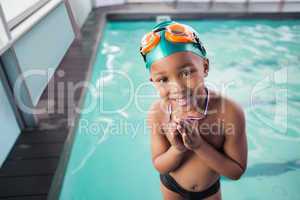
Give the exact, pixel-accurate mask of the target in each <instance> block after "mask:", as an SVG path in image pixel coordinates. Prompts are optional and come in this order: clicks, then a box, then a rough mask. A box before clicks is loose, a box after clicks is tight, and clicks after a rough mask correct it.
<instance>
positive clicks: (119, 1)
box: [93, 0, 125, 7]
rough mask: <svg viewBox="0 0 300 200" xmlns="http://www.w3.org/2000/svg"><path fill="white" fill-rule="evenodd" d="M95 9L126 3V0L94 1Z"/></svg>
mask: <svg viewBox="0 0 300 200" xmlns="http://www.w3.org/2000/svg"><path fill="white" fill-rule="evenodd" d="M93 1H94V2H93V4H94V7H100V6H111V5H118V4H123V3H125V0H93Z"/></svg>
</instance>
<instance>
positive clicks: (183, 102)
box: [170, 96, 192, 106]
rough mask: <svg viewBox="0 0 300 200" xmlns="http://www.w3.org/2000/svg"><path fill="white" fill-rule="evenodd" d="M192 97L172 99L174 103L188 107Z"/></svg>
mask: <svg viewBox="0 0 300 200" xmlns="http://www.w3.org/2000/svg"><path fill="white" fill-rule="evenodd" d="M191 98H192V97H191V96H183V97H180V98H170V99H171V100H172V101H175V102H176V103H177V105H179V106H187V105H188V104H189V103H190V102H191Z"/></svg>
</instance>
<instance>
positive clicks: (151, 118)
mask: <svg viewBox="0 0 300 200" xmlns="http://www.w3.org/2000/svg"><path fill="white" fill-rule="evenodd" d="M140 52H141V54H142V56H143V58H144V61H145V62H146V67H147V69H149V71H150V81H152V82H153V84H154V86H155V87H156V89H157V90H158V92H159V94H160V97H161V98H160V100H158V101H157V102H154V103H153V105H152V107H151V108H150V110H149V115H148V123H149V126H150V128H151V148H152V161H153V164H154V167H155V168H156V169H157V171H158V172H159V173H160V180H161V186H160V187H161V191H162V193H163V197H164V199H165V200H181V199H197V200H200V199H207V200H217V199H218V200H219V199H221V189H220V175H223V176H226V177H228V178H230V179H233V180H237V179H239V178H240V177H241V175H242V174H243V173H244V171H245V170H246V167H247V139H246V133H245V118H244V113H243V110H242V109H241V107H239V106H238V105H237V104H236V103H234V102H233V101H232V100H230V99H228V98H225V97H223V96H221V95H220V94H217V93H216V92H214V91H211V90H208V89H207V88H206V87H205V84H204V78H205V77H206V76H207V75H208V70H209V62H208V59H207V58H206V51H205V49H204V47H203V45H202V43H201V42H200V40H199V37H198V33H197V32H196V31H195V30H194V29H193V28H192V27H190V26H187V25H184V24H181V23H177V22H174V21H165V22H162V23H160V24H158V25H156V26H155V27H154V28H153V30H152V31H151V32H150V33H148V34H146V35H145V36H144V37H143V39H142V43H141V48H140Z"/></svg>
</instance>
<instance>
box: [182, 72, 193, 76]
mask: <svg viewBox="0 0 300 200" xmlns="http://www.w3.org/2000/svg"><path fill="white" fill-rule="evenodd" d="M192 73H193V71H192V70H184V71H182V76H183V77H188V76H190V75H191V74H192Z"/></svg>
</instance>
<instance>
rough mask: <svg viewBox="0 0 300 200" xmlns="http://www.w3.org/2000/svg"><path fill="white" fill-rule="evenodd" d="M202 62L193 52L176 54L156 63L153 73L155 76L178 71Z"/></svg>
mask: <svg viewBox="0 0 300 200" xmlns="http://www.w3.org/2000/svg"><path fill="white" fill-rule="evenodd" d="M201 61H202V58H201V57H200V56H198V55H195V54H194V53H192V52H189V51H184V52H176V53H174V54H171V55H169V56H167V57H164V58H162V59H160V60H157V61H155V62H154V63H153V64H152V65H151V72H152V73H153V74H157V73H163V72H166V71H168V70H172V69H177V68H179V67H182V66H184V65H186V64H193V63H199V62H201Z"/></svg>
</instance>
